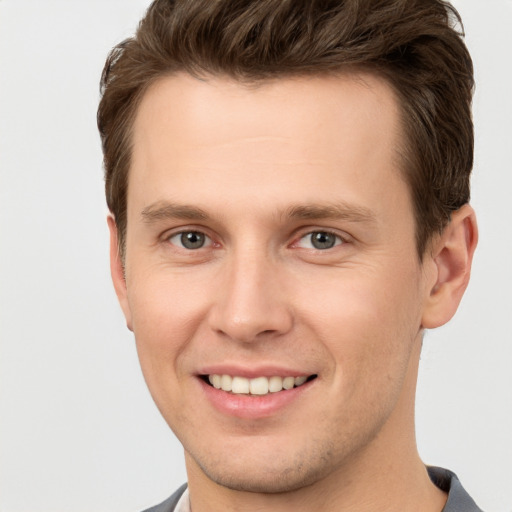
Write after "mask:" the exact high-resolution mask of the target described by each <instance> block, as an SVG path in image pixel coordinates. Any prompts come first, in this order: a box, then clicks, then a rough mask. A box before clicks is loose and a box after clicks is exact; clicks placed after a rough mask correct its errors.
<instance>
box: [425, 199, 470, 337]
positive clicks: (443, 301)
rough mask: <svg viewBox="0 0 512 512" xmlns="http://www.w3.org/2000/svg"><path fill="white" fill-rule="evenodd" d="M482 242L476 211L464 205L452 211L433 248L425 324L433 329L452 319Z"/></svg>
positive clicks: (426, 327)
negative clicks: (478, 246)
mask: <svg viewBox="0 0 512 512" xmlns="http://www.w3.org/2000/svg"><path fill="white" fill-rule="evenodd" d="M477 241H478V228H477V223H476V217H475V212H474V210H473V208H471V206H469V205H464V206H463V207H462V208H460V209H459V210H457V211H455V212H453V213H452V216H451V220H450V223H449V224H448V225H447V226H446V228H445V229H444V231H443V233H442V235H441V236H440V237H439V239H437V240H436V241H435V243H434V246H433V247H432V254H431V255H430V256H429V258H431V260H432V263H433V267H434V269H435V275H434V278H433V279H432V282H431V283H430V286H429V292H430V294H429V296H428V297H427V298H426V304H425V308H424V311H423V317H422V327H424V328H425V329H433V328H435V327H439V326H441V325H443V324H445V323H446V322H448V321H449V320H450V319H451V318H452V317H453V315H454V314H455V312H456V311H457V308H458V306H459V303H460V301H461V299H462V296H463V295H464V292H465V290H466V287H467V285H468V282H469V276H470V273H471V263H472V261H473V254H474V252H475V248H476V245H477Z"/></svg>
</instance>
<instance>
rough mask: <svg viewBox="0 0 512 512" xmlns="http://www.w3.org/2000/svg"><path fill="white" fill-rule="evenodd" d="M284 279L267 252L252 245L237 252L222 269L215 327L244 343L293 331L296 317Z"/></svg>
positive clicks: (213, 313) (273, 259) (277, 263)
mask: <svg viewBox="0 0 512 512" xmlns="http://www.w3.org/2000/svg"><path fill="white" fill-rule="evenodd" d="M282 277H283V275H282V270H281V271H280V265H279V262H278V261H276V259H275V258H272V257H270V255H269V254H268V251H266V250H265V249H264V248H262V247H256V246H254V245H250V244H248V245H246V246H242V247H239V248H237V249H236V250H234V251H233V252H232V253H231V255H230V256H229V257H228V258H227V260H226V262H225V265H224V268H223V269H222V275H221V279H220V283H219V286H220V289H219V290H218V294H217V300H216V302H215V305H214V307H213V312H212V327H213V328H214V329H215V330H216V331H218V332H222V333H223V334H224V335H226V336H228V337H229V338H231V339H234V340H237V341H241V342H251V341H256V340H257V339H261V338H262V337H269V336H272V335H274V336H276V335H279V334H283V333H284V332H286V331H287V330H289V329H290V327H291V325H292V315H291V310H290V307H289V304H287V300H286V295H285V293H283V289H282V282H281V281H282Z"/></svg>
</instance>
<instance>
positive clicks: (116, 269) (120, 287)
mask: <svg viewBox="0 0 512 512" xmlns="http://www.w3.org/2000/svg"><path fill="white" fill-rule="evenodd" d="M107 223H108V228H109V231H110V274H111V276H112V282H113V284H114V289H115V291H116V295H117V299H118V300H119V304H120V305H121V309H122V310H123V313H124V316H125V318H126V325H127V327H128V329H130V331H132V330H133V329H132V318H131V311H130V306H129V304H128V295H127V290H126V279H125V274H124V267H123V261H122V258H121V255H120V254H119V243H118V234H117V225H116V221H115V219H114V217H113V216H112V215H109V216H108V217H107Z"/></svg>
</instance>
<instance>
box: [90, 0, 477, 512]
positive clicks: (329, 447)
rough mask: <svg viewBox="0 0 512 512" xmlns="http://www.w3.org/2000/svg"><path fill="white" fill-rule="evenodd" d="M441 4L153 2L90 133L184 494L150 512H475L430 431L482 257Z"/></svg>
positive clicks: (454, 54) (115, 248) (465, 82)
mask: <svg viewBox="0 0 512 512" xmlns="http://www.w3.org/2000/svg"><path fill="white" fill-rule="evenodd" d="M457 18H458V15H457V13H456V12H455V11H454V9H453V8H452V7H450V6H449V5H447V4H446V3H445V2H441V1H438V0H421V1H413V0H407V1H403V0H382V1H379V2H375V1H370V0H366V1H361V0H345V1H343V0H337V1H320V0H318V1H313V0H309V1H307V2H306V1H305V2H301V1H296V0H294V1H291V0H290V1H283V0H253V1H246V2H239V1H235V0H224V1H222V0H220V1H215V2H213V1H211V0H194V1H191V0H182V1H176V2H172V1H169V0H156V1H155V2H154V3H153V4H152V5H151V6H150V8H149V10H148V12H147V14H146V16H145V18H144V19H143V20H142V22H141V25H140V27H139V29H138V32H137V34H136V36H135V37H134V38H132V39H128V40H126V41H124V42H123V43H121V44H120V45H119V46H118V47H116V48H115V49H114V50H113V52H112V53H111V55H110V57H109V59H108V61H107V64H106V66H105V71H104V74H103V77H102V91H103V98H102V100H101V104H100V108H99V113H98V120H99V128H100V133H101V136H102V142H103V150H104V157H105V169H106V192H107V202H108V206H109V208H110V211H111V214H112V215H111V216H110V217H109V219H108V222H109V228H110V233H111V269H112V276H113V281H114V286H115V289H116V292H117V295H118V297H119V301H120V304H121V307H122V309H123V312H124V314H125V317H126V321H127V325H128V328H129V329H131V330H132V331H133V332H134V334H135V339H136V343H137V349H138V353H139V358H140V362H141V366H142V370H143V373H144V376H145V379H146V381H147V384H148V387H149V389H150V391H151V393H152V396H153V398H154V400H155V402H156V404H157V406H158V407H159V409H160V411H161V413H162V415H163V416H164V418H165V420H166V421H167V422H168V424H169V426H170V427H171V428H172V430H173V431H174V432H175V434H176V435H177V437H178V438H179V440H180V441H181V443H182V444H183V447H184V451H185V460H186V467H187V476H188V487H187V488H186V489H185V487H183V488H181V489H180V490H179V491H178V492H177V493H175V494H174V495H173V496H171V498H170V499H169V500H167V501H166V502H164V503H162V504H161V505H159V506H157V507H155V508H153V509H151V510H153V511H160V512H163V511H170V510H178V511H189V510H192V511H193V512H203V511H221V510H222V511H226V510H228V511H229V510H231V511H235V510H236V511H238V510H244V511H245V510H247V511H252V510H273V511H303V510H304V511H305V510H322V511H348V510H350V511H354V510H357V511H358V512H364V511H374V510H379V511H391V510H393V511H406V510H411V511H413V510H414V511H418V512H435V511H441V510H444V511H445V512H454V511H465V512H471V511H478V510H479V509H478V507H477V506H476V505H475V503H474V502H473V500H472V499H471V498H470V497H469V496H468V495H467V494H466V492H465V491H464V490H463V488H462V486H461V484H460V482H459V481H458V480H457V478H456V476H455V475H453V474H452V473H450V472H448V471H446V470H442V469H439V468H426V467H425V465H424V464H423V462H422V461H421V459H420V457H419V455H418V452H417V448H416V442H415V434H414V395H415V386H416V379H417V371H418V364H419V357H420V352H421V345H422V337H423V333H424V330H425V329H429V328H435V327H437V326H440V325H442V324H444V323H446V322H447V321H448V320H449V319H450V318H451V317H452V316H453V314H454V313H455V311H456V309H457V307H458V304H459V302H460V300H461V297H462V295H463V293H464V290H465V288H466V286H467V283H468V279H469V273H470V268H471V261H472V256H473V252H474V249H475V246H476V243H477V227H476V221H475V215H474V212H473V210H472V208H471V207H470V206H469V204H468V201H469V174H470V171H471V167H472V151H473V128H472V122H471V112H470V104H471V95H472V90H473V76H472V64H471V59H470V57H469V55H468V52H467V49H466V47H465V46H464V44H463V42H462V40H461V37H460V34H459V33H457V31H456V29H455V28H454V25H455V22H456V21H457Z"/></svg>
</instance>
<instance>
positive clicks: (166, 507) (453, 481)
mask: <svg viewBox="0 0 512 512" xmlns="http://www.w3.org/2000/svg"><path fill="white" fill-rule="evenodd" d="M427 470H428V474H429V476H430V479H431V480H432V482H433V483H434V484H435V485H436V486H437V487H439V489H441V490H442V491H445V492H446V493H448V501H447V502H446V505H445V507H444V508H443V511H442V512H483V511H482V509H480V508H479V507H478V506H477V505H476V503H475V502H474V501H473V500H472V499H471V497H470V496H469V494H468V493H467V492H466V491H465V490H464V488H463V487H462V484H461V483H460V481H459V479H458V478H457V475H455V473H452V472H451V471H448V470H447V469H443V468H436V467H428V468H427ZM186 491H187V484H184V485H182V486H181V487H180V488H179V489H178V490H177V491H176V492H175V493H174V494H173V495H172V496H171V497H170V498H168V499H167V500H165V501H164V502H163V503H160V505H157V506H156V507H152V508H148V509H147V510H145V511H144V512H190V503H189V499H188V492H186Z"/></svg>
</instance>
